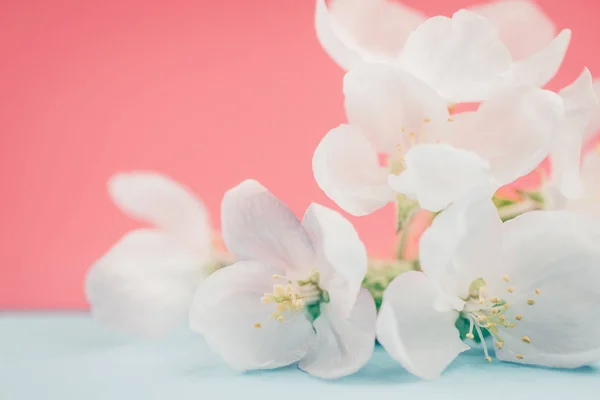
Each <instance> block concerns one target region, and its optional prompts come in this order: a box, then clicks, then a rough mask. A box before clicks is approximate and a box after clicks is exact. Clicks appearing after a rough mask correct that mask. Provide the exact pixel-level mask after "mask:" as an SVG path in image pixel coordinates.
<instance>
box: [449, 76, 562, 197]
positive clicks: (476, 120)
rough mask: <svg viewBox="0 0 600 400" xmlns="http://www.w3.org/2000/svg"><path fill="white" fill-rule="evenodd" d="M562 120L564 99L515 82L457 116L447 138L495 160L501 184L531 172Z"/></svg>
mask: <svg viewBox="0 0 600 400" xmlns="http://www.w3.org/2000/svg"><path fill="white" fill-rule="evenodd" d="M562 121H563V107H562V100H561V98H560V97H559V96H558V95H557V94H556V93H553V92H550V91H547V90H542V89H538V88H535V87H531V86H518V87H511V88H507V89H504V90H501V91H499V92H497V93H496V94H495V95H494V96H492V97H490V98H489V99H488V100H487V101H485V102H483V103H482V105H481V107H480V108H479V110H478V111H477V112H470V113H463V114H459V115H457V116H456V119H455V121H454V122H452V123H450V125H451V128H450V132H449V133H448V138H447V141H448V142H449V143H450V144H452V145H453V146H455V147H459V148H463V149H466V150H471V151H473V152H475V153H477V154H479V156H480V157H482V158H484V159H485V160H488V161H489V162H490V167H491V173H492V175H493V177H494V178H495V180H496V181H497V183H498V185H505V184H508V183H512V182H513V181H515V180H516V179H517V178H519V177H521V176H523V175H526V174H528V173H529V172H531V171H532V170H533V169H535V168H536V167H537V166H538V165H539V164H540V163H541V162H542V160H543V159H544V158H546V156H547V154H548V152H549V150H550V148H551V146H552V144H553V141H554V140H555V138H556V137H557V135H558V132H559V130H560V127H561V125H562Z"/></svg>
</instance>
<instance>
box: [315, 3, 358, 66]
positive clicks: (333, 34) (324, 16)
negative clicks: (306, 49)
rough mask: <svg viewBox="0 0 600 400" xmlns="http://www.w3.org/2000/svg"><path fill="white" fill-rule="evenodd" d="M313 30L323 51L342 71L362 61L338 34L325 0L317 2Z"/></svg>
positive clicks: (356, 52) (337, 28)
mask: <svg viewBox="0 0 600 400" xmlns="http://www.w3.org/2000/svg"><path fill="white" fill-rule="evenodd" d="M315 30H316V33H317V39H319V43H320V44H321V47H323V50H325V52H326V53H327V54H329V57H331V58H332V59H333V61H335V62H336V63H337V64H338V65H339V66H340V67H342V68H343V69H346V70H347V69H350V68H351V67H352V66H353V65H356V64H359V63H360V62H361V61H362V56H361V54H360V53H359V52H358V51H357V50H355V49H353V48H352V47H351V45H350V44H346V43H345V42H344V41H343V38H342V33H341V32H339V30H340V29H339V27H338V26H336V21H335V19H334V17H333V16H332V15H331V13H330V12H329V10H328V8H327V4H326V2H325V0H317V6H316V9H315ZM347 40H348V38H346V41H347Z"/></svg>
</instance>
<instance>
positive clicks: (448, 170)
mask: <svg viewBox="0 0 600 400" xmlns="http://www.w3.org/2000/svg"><path fill="white" fill-rule="evenodd" d="M404 160H405V164H406V169H405V170H404V171H403V172H401V173H400V175H390V176H389V178H388V182H389V184H390V186H392V188H393V189H394V190H395V191H397V192H398V193H402V194H404V195H406V196H407V197H409V198H410V199H413V200H417V201H418V202H419V206H421V208H424V209H426V210H429V211H433V212H437V211H440V210H443V209H444V208H446V207H447V206H448V205H449V204H451V203H452V202H453V201H455V200H457V199H459V198H461V197H463V196H465V195H466V194H467V193H469V192H471V191H473V190H481V191H483V192H484V193H488V194H489V196H490V197H491V195H492V194H493V193H494V191H495V190H496V187H495V186H494V184H493V182H492V180H491V178H490V173H489V164H488V162H487V161H485V160H483V159H482V158H480V157H479V156H478V155H477V154H475V153H473V152H470V151H466V150H462V149H457V148H454V147H452V146H450V145H447V144H419V145H416V146H414V147H413V148H412V149H410V150H409V151H408V153H406V157H405V158H404Z"/></svg>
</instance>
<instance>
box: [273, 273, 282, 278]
mask: <svg viewBox="0 0 600 400" xmlns="http://www.w3.org/2000/svg"><path fill="white" fill-rule="evenodd" d="M272 278H273V279H279V278H281V276H279V275H277V274H273V277H272Z"/></svg>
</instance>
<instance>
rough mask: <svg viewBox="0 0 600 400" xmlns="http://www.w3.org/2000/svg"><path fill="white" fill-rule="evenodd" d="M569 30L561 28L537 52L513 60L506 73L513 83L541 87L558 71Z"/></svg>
mask: <svg viewBox="0 0 600 400" xmlns="http://www.w3.org/2000/svg"><path fill="white" fill-rule="evenodd" d="M570 40H571V31H570V30H569V29H563V30H562V31H561V32H560V33H559V34H558V35H557V36H556V37H555V38H554V39H553V40H552V41H551V42H550V43H549V44H548V45H547V46H546V47H544V48H543V49H542V50H540V51H538V52H537V53H535V54H533V55H531V56H529V57H527V58H525V59H522V60H520V61H517V62H514V63H513V64H512V65H511V69H510V72H509V74H508V76H509V81H510V82H512V83H513V84H527V85H532V86H538V87H543V86H544V85H545V84H546V83H548V82H549V81H550V79H552V78H553V77H554V75H556V72H558V69H559V68H560V66H561V64H562V62H563V60H564V58H565V53H566V52H567V48H568V47H569V42H570Z"/></svg>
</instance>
